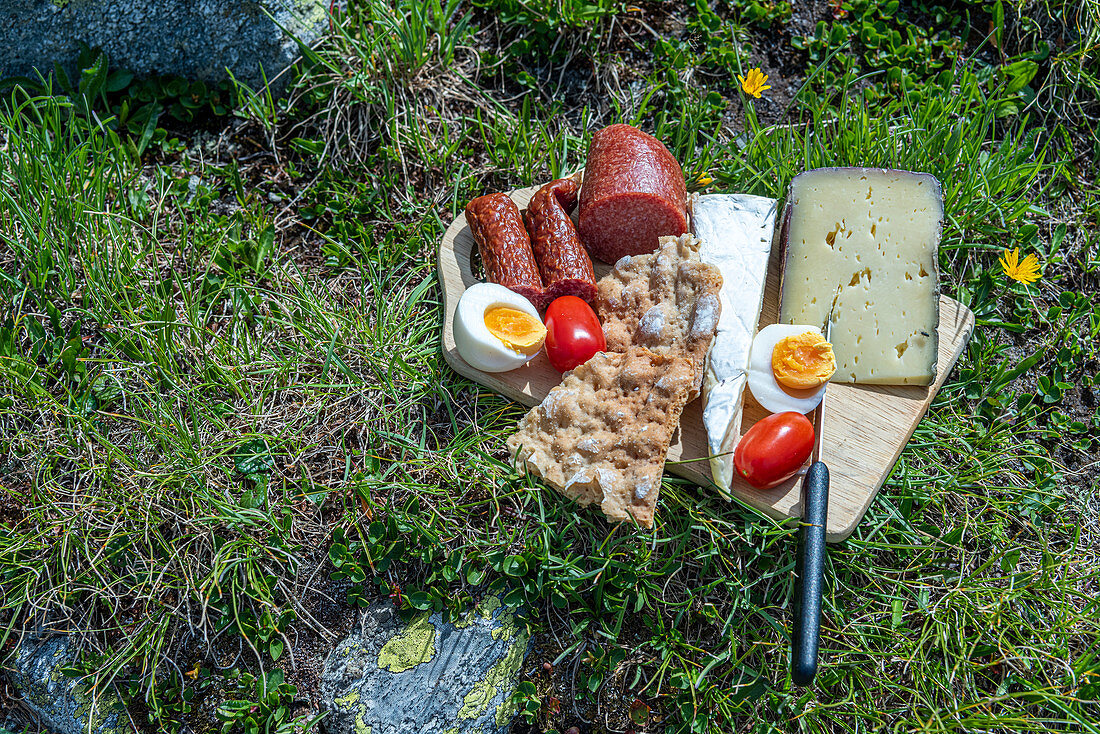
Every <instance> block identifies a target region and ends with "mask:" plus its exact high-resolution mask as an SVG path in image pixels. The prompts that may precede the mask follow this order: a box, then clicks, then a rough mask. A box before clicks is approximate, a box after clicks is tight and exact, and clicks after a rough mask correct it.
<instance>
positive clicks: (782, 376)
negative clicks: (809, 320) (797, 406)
mask: <svg viewBox="0 0 1100 734" xmlns="http://www.w3.org/2000/svg"><path fill="white" fill-rule="evenodd" d="M772 372H773V373H775V381H776V382H778V383H779V384H780V385H783V386H784V387H789V388H791V389H792V390H810V389H813V388H816V387H820V386H821V385H824V384H825V382H827V381H828V379H829V378H830V377H832V376H833V373H834V372H836V355H834V354H833V345H832V344H830V343H829V342H827V341H825V338H824V337H823V336H821V334H818V333H817V332H814V331H807V332H805V333H804V334H799V335H798V336H788V337H785V338H783V339H780V340H779V341H778V342H776V344H775V349H773V350H772Z"/></svg>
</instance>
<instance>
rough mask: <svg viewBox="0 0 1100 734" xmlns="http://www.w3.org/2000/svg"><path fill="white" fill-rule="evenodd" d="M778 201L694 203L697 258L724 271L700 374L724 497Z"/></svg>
mask: <svg viewBox="0 0 1100 734" xmlns="http://www.w3.org/2000/svg"><path fill="white" fill-rule="evenodd" d="M776 208H777V202H776V200H775V199H768V198H765V197H762V196H749V195H746V194H707V195H704V196H699V197H698V198H696V200H695V202H694V211H693V212H692V229H693V230H694V232H695V236H696V237H698V238H699V239H700V240H701V241H702V245H701V246H700V249H699V257H700V259H701V260H702V261H703V262H705V263H710V264H712V265H715V266H717V268H718V269H719V270H720V271H721V272H722V290H721V291H720V293H719V298H720V300H721V302H722V315H721V316H720V317H719V319H718V333H717V335H716V336H715V337H714V343H713V344H712V345H711V348H710V355H709V357H708V359H707V368H706V371H705V372H704V374H703V424H704V426H705V427H706V429H707V442H708V444H709V449H710V454H711V459H710V471H711V477H712V479H713V480H714V483H715V485H716V486H717V487H718V488H719V490H720V491H721V492H722V494H723V495H725V496H726V498H727V499H729V497H730V491H729V490H730V484H731V483H732V482H733V449H734V448H735V447H736V446H737V441H738V440H739V439H740V437H741V409H742V405H743V402H742V401H743V399H744V391H745V381H746V370H747V369H748V367H749V351H750V350H751V349H752V338H753V335H754V334H756V325H757V323H758V322H759V321H760V306H761V305H762V304H763V301H764V283H765V281H766V280H767V273H768V257H769V256H770V255H771V249H772V240H773V239H774V234H775V215H776Z"/></svg>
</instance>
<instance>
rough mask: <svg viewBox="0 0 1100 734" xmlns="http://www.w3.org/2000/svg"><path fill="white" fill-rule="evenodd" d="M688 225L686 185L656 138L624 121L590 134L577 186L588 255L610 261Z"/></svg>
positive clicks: (581, 230)
mask: <svg viewBox="0 0 1100 734" xmlns="http://www.w3.org/2000/svg"><path fill="white" fill-rule="evenodd" d="M687 231H688V217H687V187H686V186H685V185H684V172H683V170H682V169H681V168H680V164H679V163H677V162H676V159H675V158H674V157H673V156H672V153H670V152H669V150H668V148H666V147H665V146H664V144H663V143H661V141H659V140H657V139H656V138H654V137H653V136H651V135H647V134H646V133H643V132H642V131H641V130H638V129H636V128H633V127H631V126H630V125H609V126H608V127H605V128H604V129H602V130H600V131H599V132H597V133H596V134H595V135H593V136H592V142H591V144H590V145H589V147H588V162H587V165H586V167H585V173H584V184H583V186H582V187H581V194H580V211H579V233H580V237H581V241H582V242H583V243H584V245H585V246H586V247H587V248H588V250H589V252H591V253H592V255H593V256H594V257H596V258H598V259H600V260H603V261H604V262H607V263H614V262H615V261H616V260H618V259H619V258H621V257H623V256H624V255H641V254H645V253H649V252H653V251H654V250H656V249H657V244H658V242H657V240H658V238H659V237H663V236H666V235H673V236H679V235H682V234H684V233H685V232H687Z"/></svg>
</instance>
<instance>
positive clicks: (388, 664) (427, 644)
mask: <svg viewBox="0 0 1100 734" xmlns="http://www.w3.org/2000/svg"><path fill="white" fill-rule="evenodd" d="M428 616H429V614H428V612H424V613H423V614H421V615H420V616H418V617H417V618H416V619H414V620H413V621H412V622H411V623H410V624H409V626H408V627H406V628H405V631H404V632H401V633H399V634H397V635H396V636H394V637H392V638H391V639H389V640H387V641H386V644H384V645H382V649H381V650H379V651H378V667H380V668H385V669H386V670H388V671H390V672H391V673H401V672H404V671H406V670H409V669H410V668H415V667H416V666H417V665H420V664H421V663H426V662H428V661H429V660H431V659H432V658H433V657H435V625H433V624H432V623H431V622H429V621H428Z"/></svg>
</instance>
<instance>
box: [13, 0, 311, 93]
mask: <svg viewBox="0 0 1100 734" xmlns="http://www.w3.org/2000/svg"><path fill="white" fill-rule="evenodd" d="M327 6H328V0H142V1H141V2H135V0H4V2H0V47H3V49H4V54H3V55H0V77H5V76H12V75H17V74H18V75H26V76H31V77H33V76H34V71H33V70H34V69H38V70H39V71H40V72H41V73H42V74H43V76H46V75H48V74H49V73H50V72H51V71H52V70H53V64H54V62H55V61H57V62H59V63H60V64H61V66H62V67H64V68H65V69H66V70H67V71H68V72H69V73H70V74H72V73H73V72H74V71H76V69H75V67H74V63H75V61H76V57H77V55H78V54H79V52H80V45H79V44H80V42H81V41H83V42H84V43H87V44H88V45H89V46H91V47H92V48H102V49H103V50H104V51H105V52H106V54H107V57H108V59H110V62H111V66H112V67H118V68H125V69H129V70H130V71H132V72H134V73H135V74H138V75H148V74H174V75H178V76H183V77H187V78H189V79H201V80H203V81H220V80H222V79H225V78H226V76H227V75H226V72H225V69H226V67H228V68H229V69H231V70H232V72H233V74H234V76H236V77H237V78H238V79H240V80H241V81H244V82H247V83H248V84H250V85H252V86H253V87H255V86H258V85H259V84H261V83H262V82H263V73H261V69H262V71H263V72H264V73H266V75H267V78H268V79H269V80H270V79H272V78H274V77H275V76H276V75H277V74H278V73H279V72H280V71H282V70H283V69H285V68H286V67H287V66H289V65H290V64H291V62H293V61H294V59H295V58H296V57H297V56H298V45H297V43H295V41H294V39H293V38H291V37H290V36H288V35H287V33H286V32H284V31H283V30H282V28H280V26H282V27H283V28H286V29H287V31H289V32H290V33H292V34H294V35H296V36H297V37H298V38H300V39H301V40H303V41H305V42H306V43H312V42H313V41H314V40H316V39H317V38H318V37H319V36H320V34H321V33H322V32H323V31H324V30H325V28H327V26H328V17H327V15H326V13H325V10H326V8H327ZM265 11H266V12H267V13H270V14H271V17H268V15H266V13H265ZM272 18H274V20H272ZM284 78H285V75H284Z"/></svg>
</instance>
